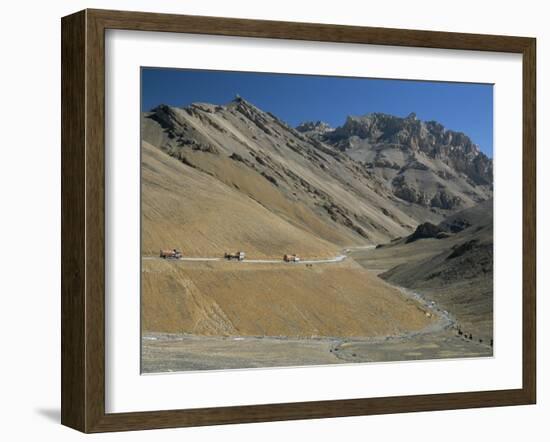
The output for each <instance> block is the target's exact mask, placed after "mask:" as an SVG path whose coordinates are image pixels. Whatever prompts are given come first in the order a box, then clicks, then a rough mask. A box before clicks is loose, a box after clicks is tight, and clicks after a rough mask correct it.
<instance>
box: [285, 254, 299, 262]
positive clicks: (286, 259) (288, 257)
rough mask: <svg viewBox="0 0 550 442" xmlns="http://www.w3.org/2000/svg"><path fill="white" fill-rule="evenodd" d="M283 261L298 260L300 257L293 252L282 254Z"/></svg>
mask: <svg viewBox="0 0 550 442" xmlns="http://www.w3.org/2000/svg"><path fill="white" fill-rule="evenodd" d="M283 261H284V262H300V257H299V256H298V255H296V254H293V255H289V254H286V255H284V256H283Z"/></svg>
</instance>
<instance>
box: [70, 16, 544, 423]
mask: <svg viewBox="0 0 550 442" xmlns="http://www.w3.org/2000/svg"><path fill="white" fill-rule="evenodd" d="M535 52H536V49H535V40H534V39H532V38H525V37H510V36H491V35H472V34H457V33H445V32H428V31H415V30H399V29H382V28H365V27H348V26H338V25H320V24H309V23H289V22H271V21H256V20H241V19H229V18H214V17H195V16H179V15H165V14H151V13H139V12H122V11H102V10H85V11H81V12H78V13H76V14H73V15H70V16H68V17H65V18H63V20H62V423H63V424H65V425H67V426H70V427H73V428H76V429H78V430H81V431H84V432H102V431H120V430H138V429H149V428H167V427H182V426H195V425H215V424H224V423H239V422H261V421H274V420H288V419H306V418H323V417H336V416H351V415H368V414H380V413H401V412H412V411H427V410H443V409H457V408H471V407H487V406H503V405H521V404H532V403H535V398H536V346H535V329H536V324H535V279H536V278H535V256H536V250H535V225H536V224H535V223H536V220H535V212H536V210H535V179H536V177H535V164H536V163H535V108H536V106H535Z"/></svg>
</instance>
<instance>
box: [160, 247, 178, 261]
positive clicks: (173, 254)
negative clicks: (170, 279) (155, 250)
mask: <svg viewBox="0 0 550 442" xmlns="http://www.w3.org/2000/svg"><path fill="white" fill-rule="evenodd" d="M182 256H183V255H182V254H181V252H180V251H179V250H177V249H165V250H161V251H160V257H161V258H164V259H180V258H181V257H182Z"/></svg>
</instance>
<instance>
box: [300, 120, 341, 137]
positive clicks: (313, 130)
mask: <svg viewBox="0 0 550 442" xmlns="http://www.w3.org/2000/svg"><path fill="white" fill-rule="evenodd" d="M296 130H297V131H298V132H301V133H304V134H307V135H311V134H325V133H327V132H331V131H333V130H334V129H333V128H332V127H330V125H329V124H327V123H325V122H324V121H304V122H303V123H300V124H299V125H298V126H296Z"/></svg>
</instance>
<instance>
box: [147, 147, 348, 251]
mask: <svg viewBox="0 0 550 442" xmlns="http://www.w3.org/2000/svg"><path fill="white" fill-rule="evenodd" d="M230 166H231V165H230ZM233 167H235V166H233ZM226 172H227V173H231V170H229V171H226ZM233 172H234V173H239V171H233ZM245 172H246V170H245V171H244V172H243V177H242V180H247V179H248V180H249V185H250V186H257V187H259V188H260V187H261V186H266V184H265V183H264V182H262V181H260V179H258V178H257V177H256V176H254V175H251V176H250V177H248V178H247V177H246V175H245ZM254 180H257V181H259V182H258V183H255V182H254ZM263 181H265V180H263ZM266 187H267V189H266V191H265V198H266V199H270V198H276V197H277V195H276V194H275V195H273V196H272V195H271V194H270V193H269V190H270V189H269V186H266ZM141 194H142V254H143V255H144V256H151V255H152V256H156V255H158V253H159V249H161V248H178V249H181V250H182V251H183V253H184V255H186V256H197V257H215V256H221V255H223V253H224V252H225V251H236V250H244V251H245V252H246V253H247V256H248V257H257V258H265V257H277V258H280V257H282V255H283V254H284V253H298V254H300V255H301V256H304V257H308V256H309V257H327V256H335V255H337V254H338V253H339V248H338V247H337V246H336V245H334V244H332V243H329V242H328V241H326V240H324V239H321V238H320V237H319V236H316V235H315V234H314V233H312V232H311V230H312V226H313V227H315V226H316V225H317V226H318V230H319V231H323V230H324V231H326V233H327V236H329V237H330V236H331V235H332V236H334V237H335V238H336V239H342V238H345V236H341V237H338V236H337V234H336V233H331V232H330V231H329V229H328V228H327V227H326V226H324V225H323V224H321V223H318V222H317V221H316V220H315V217H314V216H313V214H311V213H309V211H308V210H307V209H305V208H303V207H299V206H292V205H291V204H290V203H288V202H287V203H286V206H282V207H285V209H286V211H287V212H286V213H284V212H282V210H281V211H280V215H279V214H275V213H273V212H271V211H269V210H267V209H266V208H265V207H264V206H262V205H261V204H259V203H258V202H256V201H254V200H253V199H252V198H250V197H248V196H246V195H244V194H243V193H241V192H239V191H238V190H237V189H235V188H231V187H229V186H227V185H226V184H224V183H223V182H220V181H219V180H217V179H215V178H214V177H212V176H211V175H208V174H206V173H203V172H199V171H197V170H196V169H194V168H192V167H189V166H187V165H185V164H183V163H182V162H180V161H178V160H177V159H175V158H172V157H170V156H168V155H167V154H166V153H164V152H163V151H161V150H159V149H157V148H155V147H152V146H151V145H149V144H148V143H145V142H144V143H143V144H142V190H141ZM281 204H282V203H281ZM285 216H286V217H287V218H288V217H291V216H292V217H294V218H302V219H308V224H309V229H310V231H306V230H302V229H300V228H299V227H297V226H296V225H294V224H291V223H289V222H288V221H286V220H285V219H284V217H285Z"/></svg>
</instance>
